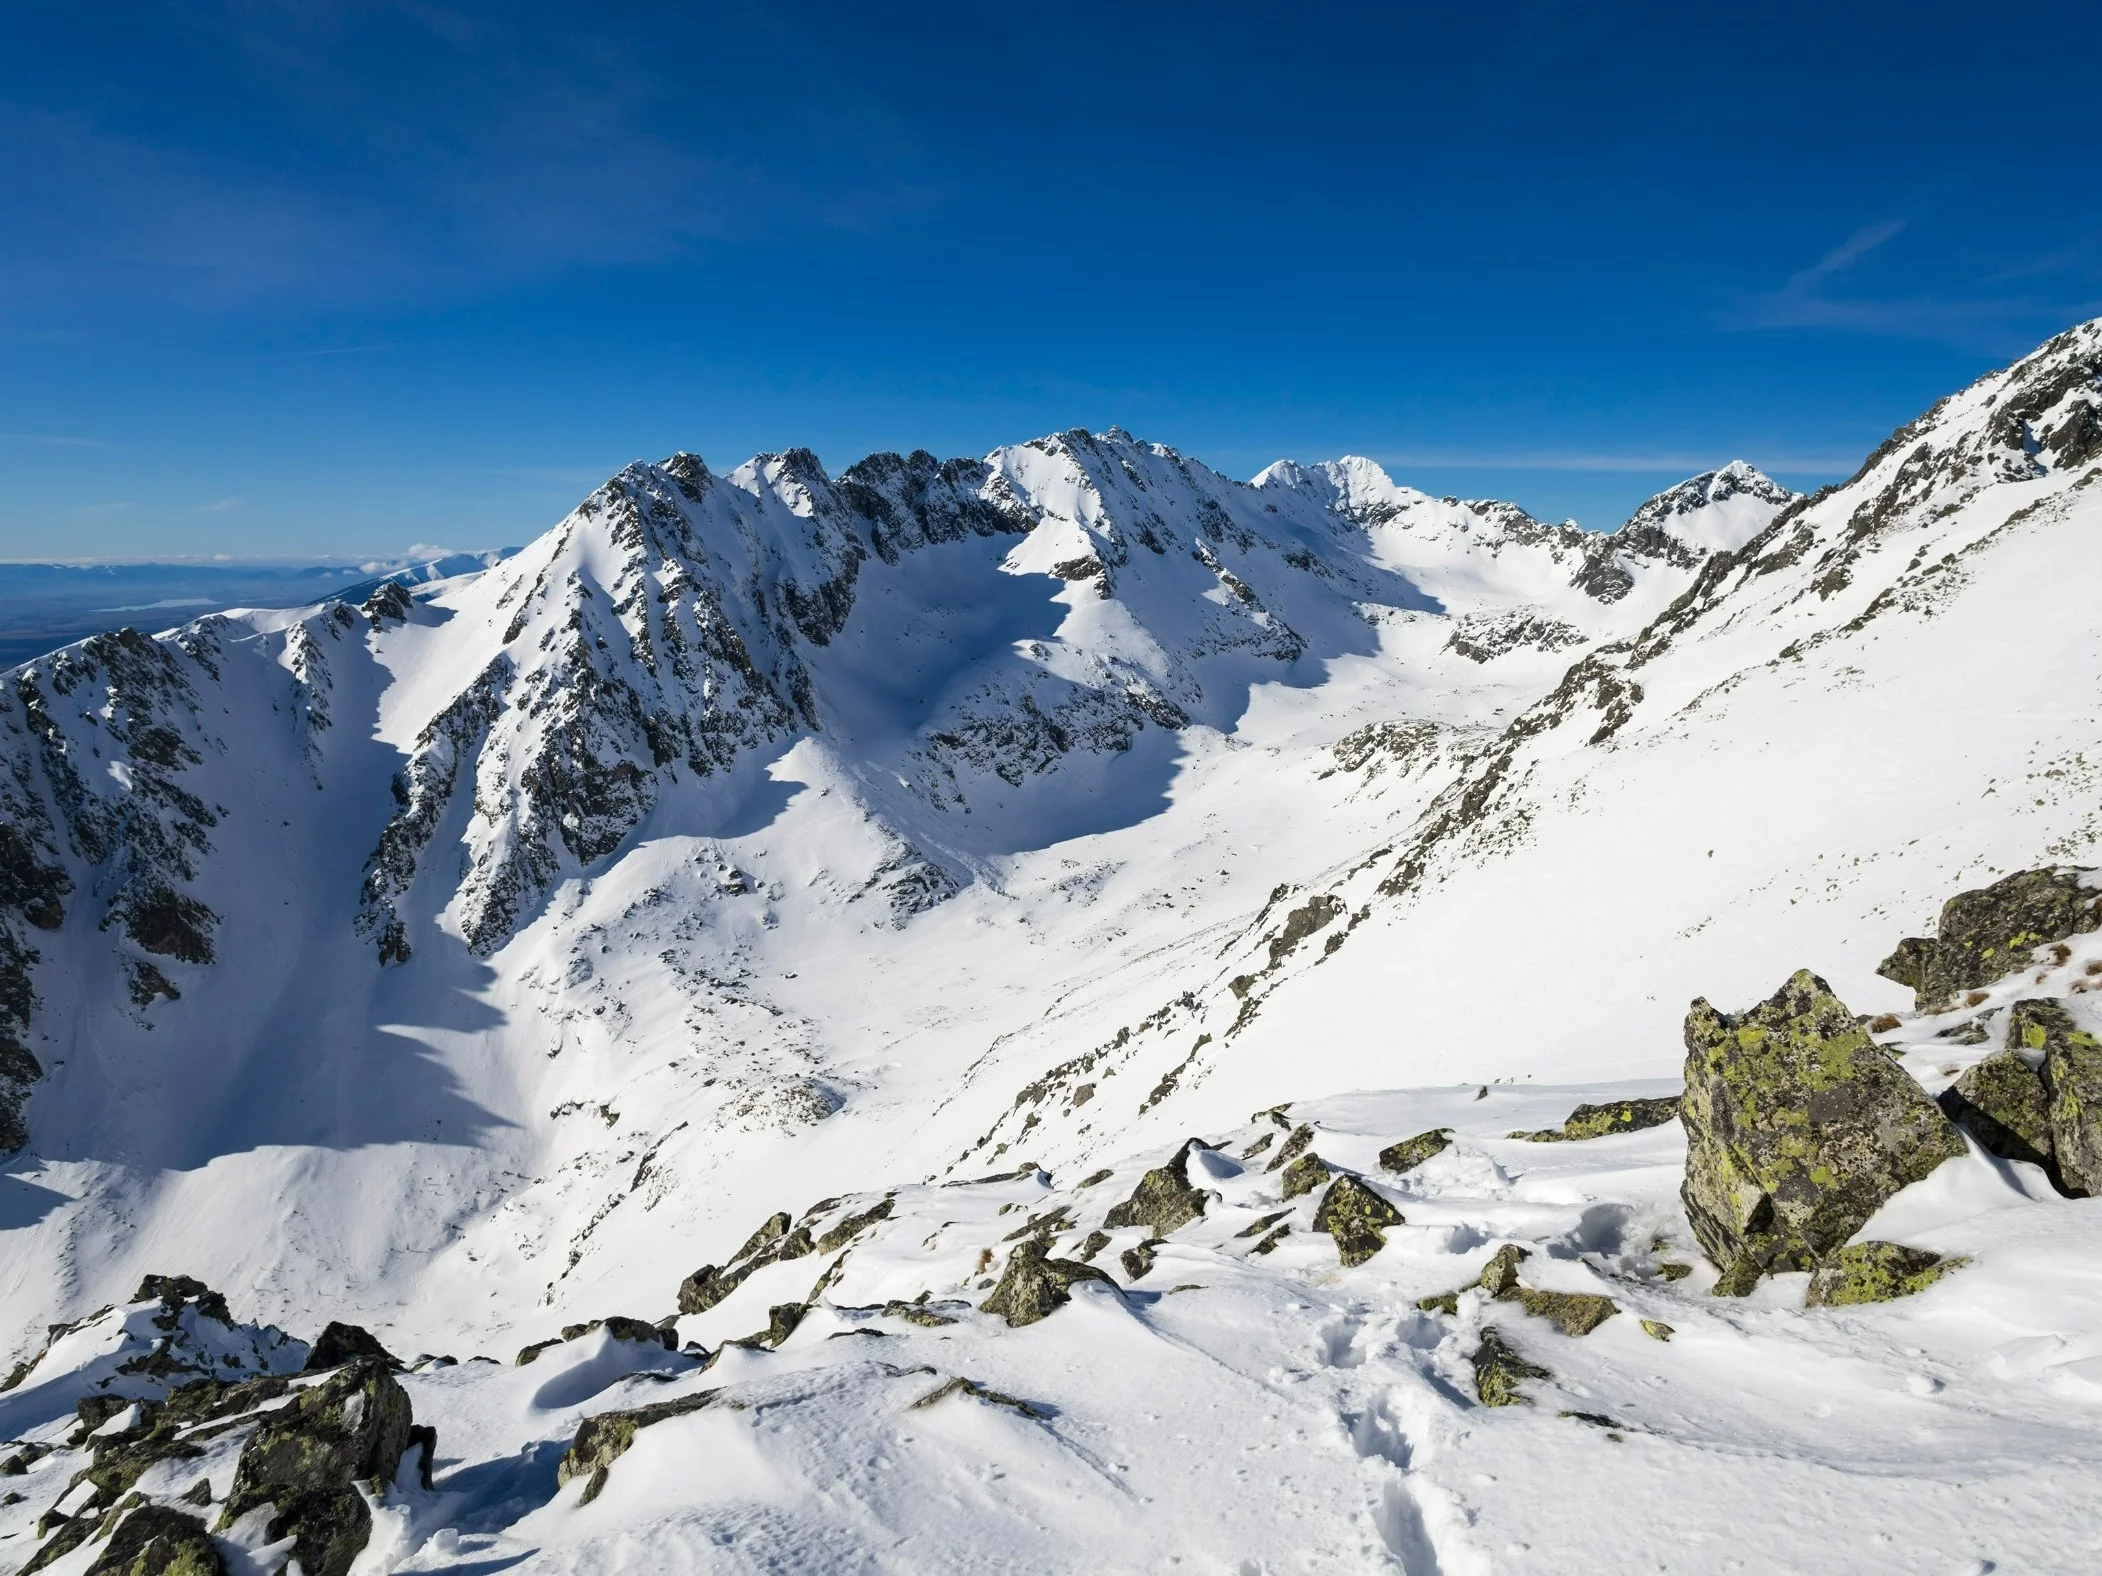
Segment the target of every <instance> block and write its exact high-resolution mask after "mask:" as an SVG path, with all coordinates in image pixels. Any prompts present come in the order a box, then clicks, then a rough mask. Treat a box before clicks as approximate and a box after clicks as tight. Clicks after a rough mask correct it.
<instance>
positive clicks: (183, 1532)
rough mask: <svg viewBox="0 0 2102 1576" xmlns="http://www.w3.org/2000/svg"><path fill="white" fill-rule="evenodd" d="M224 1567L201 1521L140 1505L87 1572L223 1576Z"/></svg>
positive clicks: (120, 1575) (96, 1575) (94, 1574)
mask: <svg viewBox="0 0 2102 1576" xmlns="http://www.w3.org/2000/svg"><path fill="white" fill-rule="evenodd" d="M225 1569H226V1565H225V1562H224V1561H223V1560H222V1559H221V1558H220V1556H219V1548H218V1545H216V1544H215V1543H213V1542H212V1538H211V1534H210V1533H208V1532H206V1531H205V1530H204V1523H203V1522H202V1521H201V1520H199V1519H198V1518H197V1517H195V1516H186V1515H184V1514H183V1513H182V1512H181V1511H179V1510H170V1509H169V1508H167V1507H166V1506H164V1505H141V1506H139V1507H138V1509H136V1510H134V1511H131V1512H130V1513H129V1514H127V1515H126V1516H125V1517H124V1519H123V1520H122V1521H120V1522H118V1523H117V1530H116V1531H114V1532H112V1533H111V1534H110V1535H109V1542H108V1543H107V1544H106V1545H105V1546H104V1547H103V1550H102V1552H101V1553H100V1554H98V1555H96V1556H95V1562H94V1563H93V1564H92V1565H90V1566H89V1567H88V1570H87V1576H220V1573H222V1572H223V1571H224V1570H225Z"/></svg>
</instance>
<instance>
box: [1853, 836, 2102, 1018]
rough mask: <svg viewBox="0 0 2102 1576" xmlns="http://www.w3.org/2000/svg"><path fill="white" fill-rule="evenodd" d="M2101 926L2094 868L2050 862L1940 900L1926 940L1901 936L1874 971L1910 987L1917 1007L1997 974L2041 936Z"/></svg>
mask: <svg viewBox="0 0 2102 1576" xmlns="http://www.w3.org/2000/svg"><path fill="white" fill-rule="evenodd" d="M2098 925H2102V889H2098V887H2097V884H2096V881H2095V873H2094V872H2092V871H2086V870H2076V869H2073V868H2072V867H2070V866H2064V865H2056V866H2050V867H2047V868H2045V869H2041V870H2021V871H2017V872H2016V873H2015V874H2013V875H2011V876H2008V877H2007V878H2005V879H2004V880H2001V881H1995V882H1994V883H1993V884H1992V885H1991V886H1989V887H1982V888H1980V889H1979V890H1977V891H1975V892H1959V893H1957V894H1956V896H1954V897H1952V898H1950V899H1949V901H1948V902H1946V903H1944V904H1943V905H1942V910H1941V923H1940V925H1939V926H1937V927H1936V934H1935V935H1934V936H1933V937H1932V938H1931V939H1930V938H1927V937H1922V936H1913V937H1909V938H1907V939H1906V940H1904V941H1901V942H1899V943H1898V948H1897V950H1896V951H1895V952H1893V953H1892V954H1891V955H1890V956H1889V957H1887V958H1885V959H1884V960H1883V962H1882V964H1881V966H1880V967H1878V969H1877V970H1876V972H1877V973H1878V974H1881V975H1882V976H1883V977H1884V978H1885V979H1887V980H1893V981H1895V982H1896V983H1898V984H1900V985H1906V986H1910V987H1911V989H1912V992H1913V995H1914V998H1915V1000H1916V1001H1917V1004H1918V1006H1919V1008H1920V1009H1921V1010H1922V1011H1925V1010H1926V1009H1927V1008H1930V1007H1939V1006H1941V1005H1943V1004H1944V1003H1946V1002H1948V1001H1950V1000H1952V999H1953V998H1954V997H1955V995H1956V993H1957V992H1958V991H1965V990H1977V989H1979V988H1980V987H1982V986H1986V985H1990V984H1992V983H1993V982H1994V981H1995V980H2001V979H2005V978H2006V977H2007V976H2008V975H2010V974H2012V973H2014V972H2015V971H2016V970H2017V969H2020V968H2022V967H2024V966H2025V965H2026V964H2027V963H2028V962H2029V954H2030V953H2031V952H2032V951H2034V950H2035V949H2036V948H2038V947H2040V946H2042V945H2044V944H2045V943H2046V942H2051V941H2062V940H2064V939H2065V938H2066V937H2067V936H2075V935H2080V934H2082V933H2083V932H2086V931H2090V930H2093V929H2095V928H2096V927H2097V926H2098Z"/></svg>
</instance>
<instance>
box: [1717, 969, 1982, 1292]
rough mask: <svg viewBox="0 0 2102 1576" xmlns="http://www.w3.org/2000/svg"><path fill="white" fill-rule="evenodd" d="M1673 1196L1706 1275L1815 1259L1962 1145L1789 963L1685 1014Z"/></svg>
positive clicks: (1743, 1282)
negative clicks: (1745, 995)
mask: <svg viewBox="0 0 2102 1576" xmlns="http://www.w3.org/2000/svg"><path fill="white" fill-rule="evenodd" d="M1680 1120H1681V1121H1683V1122H1684V1123H1685V1125H1686V1138H1687V1151H1686V1180H1685V1184H1684V1186H1683V1187H1681V1189H1680V1192H1679V1196H1680V1198H1681V1199H1682V1200H1683V1201H1684V1203H1685V1205H1686V1214H1687V1217H1688V1219H1689V1220H1690V1221H1691V1222H1692V1224H1693V1231H1694V1235H1695V1236H1696V1237H1698V1238H1699V1239H1700V1244H1701V1246H1702V1248H1704V1249H1705V1250H1706V1251H1707V1254H1708V1257H1709V1258H1710V1259H1712V1260H1713V1261H1714V1262H1715V1265H1716V1267H1717V1268H1718V1269H1720V1270H1721V1271H1722V1280H1721V1282H1720V1284H1718V1286H1717V1287H1716V1290H1717V1291H1718V1292H1721V1293H1724V1294H1726V1295H1738V1296H1741V1295H1743V1294H1744V1293H1745V1292H1748V1291H1750V1290H1751V1288H1752V1286H1753V1285H1754V1284H1755V1283H1756V1282H1757V1281H1758V1279H1759V1277H1760V1276H1762V1275H1765V1274H1769V1273H1771V1272H1774V1271H1778V1270H1808V1269H1814V1268H1815V1267H1816V1266H1817V1264H1818V1262H1819V1261H1820V1260H1821V1259H1823V1258H1824V1257H1825V1255H1826V1254H1828V1253H1830V1252H1832V1251H1833V1250H1834V1249H1836V1248H1838V1247H1839V1246H1840V1245H1841V1244H1843V1243H1844V1242H1846V1240H1847V1239H1848V1238H1849V1237H1851V1236H1853V1235H1854V1233H1855V1232H1857V1231H1859V1230H1860V1229H1861V1226H1862V1224H1863V1223H1864V1222H1865V1221H1867V1219H1868V1218H1869V1216H1870V1215H1872V1214H1874V1213H1875V1212H1876V1210H1877V1208H1878V1207H1880V1206H1881V1205H1882V1203H1883V1201H1884V1200H1885V1199H1887V1198H1889V1197H1890V1196H1891V1195H1892V1194H1893V1193H1895V1192H1897V1191H1898V1190H1899V1189H1900V1188H1902V1187H1906V1186H1908V1185H1910V1184H1911V1183H1914V1182H1917V1181H1919V1180H1920V1179H1921V1178H1922V1177H1924V1176H1926V1175H1927V1174H1928V1173H1929V1172H1930V1171H1932V1170H1933V1169H1934V1168H1935V1167H1936V1166H1938V1165H1940V1164H1941V1163H1942V1162H1943V1161H1944V1160H1949V1159H1953V1158H1954V1157H1956V1156H1958V1155H1961V1154H1962V1153H1963V1152H1964V1147H1963V1137H1962V1135H1961V1134H1959V1133H1958V1132H1957V1131H1956V1128H1955V1125H1954V1124H1953V1123H1951V1122H1950V1120H1949V1119H1948V1117H1947V1116H1945V1115H1943V1114H1942V1110H1941V1108H1940V1107H1939V1106H1937V1105H1936V1104H1935V1103H1934V1101H1933V1100H1931V1099H1929V1098H1928V1096H1927V1092H1926V1091H1925V1090H1924V1089H1922V1088H1921V1087H1920V1086H1919V1084H1918V1083H1917V1082H1916V1081H1915V1080H1914V1079H1913V1077H1912V1076H1911V1074H1909V1073H1907V1072H1906V1071H1905V1069H1904V1068H1903V1067H1901V1066H1899V1065H1898V1062H1897V1059H1896V1058H1895V1057H1893V1056H1892V1055H1891V1054H1890V1053H1889V1052H1888V1051H1886V1050H1884V1049H1883V1048H1882V1047H1881V1046H1879V1045H1877V1044H1876V1043H1875V1041H1874V1040H1873V1039H1871V1038H1870V1037H1869V1034H1868V1031H1867V1030H1866V1029H1865V1028H1863V1027H1862V1026H1861V1025H1860V1024H1858V1023H1856V1022H1855V1019H1854V1015H1853V1013H1851V1012H1849V1011H1848V1010H1847V1007H1846V1004H1845V1003H1844V1002H1842V1001H1841V1000H1840V999H1839V998H1838V997H1837V996H1835V995H1833V994H1832V988H1831V987H1830V986H1829V985H1827V984H1826V983H1825V982H1824V981H1823V980H1821V979H1819V978H1818V977H1817V976H1816V975H1815V974H1812V973H1811V972H1810V971H1809V970H1807V969H1801V970H1798V971H1797V972H1796V973H1795V974H1794V975H1792V976H1791V977H1790V978H1789V980H1788V982H1787V983H1786V984H1785V985H1783V986H1782V987H1781V988H1780V990H1778V991H1776V992H1775V993H1774V995H1773V997H1772V998H1771V999H1769V1000H1767V1001H1764V1002H1761V1003H1760V1004H1759V1005H1758V1006H1756V1007H1753V1008H1751V1009H1750V1010H1748V1011H1746V1012H1741V1013H1737V1014H1734V1015H1733V1014H1729V1013H1722V1012H1717V1011H1716V1010H1715V1009H1714V1008H1713V1007H1711V1006H1710V1005H1709V1004H1708V1003H1707V1002H1706V1001H1696V1002H1694V1004H1693V1006H1692V1008H1691V1009H1690V1010H1689V1011H1688V1012H1687V1014H1686V1095H1685V1100H1684V1104H1683V1106H1682V1107H1681V1110H1680Z"/></svg>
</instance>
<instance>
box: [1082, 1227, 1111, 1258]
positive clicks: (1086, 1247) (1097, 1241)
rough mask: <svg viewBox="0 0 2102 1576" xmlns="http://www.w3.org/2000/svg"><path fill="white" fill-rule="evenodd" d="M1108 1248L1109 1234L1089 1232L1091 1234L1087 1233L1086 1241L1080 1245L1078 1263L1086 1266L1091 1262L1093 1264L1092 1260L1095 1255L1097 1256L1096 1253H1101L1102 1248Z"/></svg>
mask: <svg viewBox="0 0 2102 1576" xmlns="http://www.w3.org/2000/svg"><path fill="white" fill-rule="evenodd" d="M1108 1246H1109V1233H1108V1232H1106V1231H1091V1232H1089V1233H1088V1234H1087V1240H1086V1241H1084V1242H1082V1243H1081V1244H1080V1262H1081V1263H1083V1264H1088V1263H1091V1262H1093V1260H1094V1257H1095V1255H1096V1254H1098V1253H1100V1252H1101V1251H1102V1250H1103V1249H1104V1248H1106V1247H1108Z"/></svg>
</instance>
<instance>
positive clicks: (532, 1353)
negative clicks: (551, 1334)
mask: <svg viewBox="0 0 2102 1576" xmlns="http://www.w3.org/2000/svg"><path fill="white" fill-rule="evenodd" d="M561 1344H562V1338H561V1337H560V1336H556V1337H555V1338H554V1339H553V1340H549V1341H535V1342H534V1343H533V1344H532V1345H531V1346H521V1347H520V1348H519V1349H518V1355H517V1356H516V1357H514V1358H513V1359H512V1360H511V1366H512V1367H514V1368H523V1367H525V1366H526V1365H527V1364H528V1363H533V1362H537V1361H539V1359H540V1354H541V1353H542V1352H544V1351H547V1350H548V1349H549V1348H551V1347H556V1346H560V1345H561Z"/></svg>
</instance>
